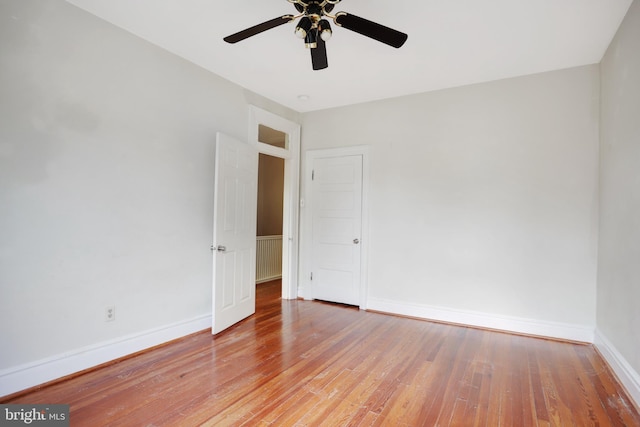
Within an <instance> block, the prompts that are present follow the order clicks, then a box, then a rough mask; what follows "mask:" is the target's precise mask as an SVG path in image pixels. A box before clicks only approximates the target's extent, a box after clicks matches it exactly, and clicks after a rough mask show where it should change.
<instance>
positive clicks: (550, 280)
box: [302, 65, 599, 339]
mask: <svg viewBox="0 0 640 427" xmlns="http://www.w3.org/2000/svg"><path fill="white" fill-rule="evenodd" d="M598 117H599V73H598V67H597V66H596V65H593V66H585V67H580V68H574V69H569V70H563V71H556V72H550V73H545V74H538V75H532V76H527V77H521V78H515V79H509V80H502V81H497V82H492V83H486V84H478V85H473V86H468V87H462V88H456V89H449V90H443V91H439V92H432V93H426V94H421V95H415V96H409V97H402V98H397V99H391V100H385V101H379V102H372V103H367V104H361V105H355V106H351V107H344V108H337V109H330V110H325V111H319V112H313V113H309V114H305V115H304V116H303V127H302V128H303V138H302V141H303V149H304V150H311V149H320V148H330V147H331V148H332V147H340V146H352V145H361V144H365V145H369V146H370V147H371V170H370V173H371V182H370V205H369V212H370V216H369V221H370V241H369V242H368V245H369V250H370V252H369V253H370V260H369V274H368V277H369V302H370V303H369V306H371V305H374V306H375V307H376V308H379V307H394V310H393V311H396V312H399V311H400V312H404V313H405V314H412V315H415V314H420V313H425V316H424V317H430V316H431V317H433V316H436V317H437V316H441V317H442V315H443V313H449V314H451V315H452V316H451V317H450V318H447V319H445V320H455V319H460V320H462V321H466V322H469V321H470V320H469V319H471V321H470V322H471V323H473V321H474V319H475V320H477V323H483V322H482V321H481V319H483V318H484V319H489V320H491V318H492V317H493V318H496V319H499V321H498V322H491V321H489V322H488V323H486V322H485V324H484V326H487V325H493V326H497V327H501V328H505V329H511V330H522V331H523V332H539V333H543V334H547V335H556V336H563V337H565V338H582V339H592V338H593V329H594V327H595V309H596V308H595V307H596V263H597V261H596V257H597V224H598V199H597V196H598V186H597V182H598V132H599V130H598V120H599V118H598ZM306 167H307V166H306V165H305V168H306ZM303 176H307V174H306V172H303ZM303 229H304V228H303ZM363 243H365V242H363ZM302 276H303V277H308V275H307V274H304V273H303V275H302ZM304 285H305V286H309V283H304ZM372 302H374V303H375V304H372ZM456 316H457V317H456ZM445 317H446V316H445ZM494 320H495V319H494ZM529 321H531V322H530V323H531V324H532V325H534V327H533V328H532V329H527V327H526V326H523V325H524V324H526V323H527V322H529ZM536 323H538V325H537V326H536V325H535V324H536ZM540 325H543V327H542V328H539V327H538V326H540ZM573 328H575V334H574V332H572V331H573Z"/></svg>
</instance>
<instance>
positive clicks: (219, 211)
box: [212, 133, 258, 334]
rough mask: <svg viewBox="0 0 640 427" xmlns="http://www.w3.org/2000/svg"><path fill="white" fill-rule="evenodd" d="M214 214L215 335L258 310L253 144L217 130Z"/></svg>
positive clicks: (256, 177)
mask: <svg viewBox="0 0 640 427" xmlns="http://www.w3.org/2000/svg"><path fill="white" fill-rule="evenodd" d="M215 168H216V169H215V183H214V197H213V203H214V205H213V206H214V215H213V246H212V249H213V326H212V333H213V334H217V333H218V332H221V331H223V330H224V329H226V328H228V327H229V326H231V325H233V324H235V323H237V322H239V321H241V320H242V319H244V318H246V317H248V316H251V315H252V314H253V313H255V309H256V284H255V278H256V203H257V202H256V198H257V180H258V153H257V151H256V149H255V147H252V146H250V145H249V144H245V143H243V142H241V141H238V140H235V139H233V138H231V137H229V136H227V135H224V134H221V133H218V134H217V138H216V159H215Z"/></svg>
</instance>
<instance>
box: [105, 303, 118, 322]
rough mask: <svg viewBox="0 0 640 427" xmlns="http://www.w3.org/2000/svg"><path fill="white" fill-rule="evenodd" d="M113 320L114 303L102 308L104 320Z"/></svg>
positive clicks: (114, 315)
mask: <svg viewBox="0 0 640 427" xmlns="http://www.w3.org/2000/svg"><path fill="white" fill-rule="evenodd" d="M114 320H116V307H115V306H114V305H110V306H109V307H107V308H105V309H104V321H105V322H113V321H114Z"/></svg>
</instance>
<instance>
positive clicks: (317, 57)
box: [309, 37, 329, 70]
mask: <svg viewBox="0 0 640 427" xmlns="http://www.w3.org/2000/svg"><path fill="white" fill-rule="evenodd" d="M316 44H317V45H316V47H314V48H312V49H309V50H310V51H311V65H312V66H313V69H314V70H323V69H325V68H327V67H328V66H329V62H328V61H327V45H326V44H325V41H324V40H322V38H320V37H318V40H317V42H316Z"/></svg>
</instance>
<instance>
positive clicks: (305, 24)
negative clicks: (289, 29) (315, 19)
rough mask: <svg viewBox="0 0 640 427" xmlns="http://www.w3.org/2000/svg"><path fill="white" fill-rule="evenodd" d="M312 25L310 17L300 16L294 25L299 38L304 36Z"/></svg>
mask: <svg viewBox="0 0 640 427" xmlns="http://www.w3.org/2000/svg"><path fill="white" fill-rule="evenodd" d="M312 26H313V23H312V22H311V19H310V18H309V17H308V16H303V17H302V18H300V21H299V22H298V25H296V30H295V33H296V36H297V37H298V38H301V39H304V38H306V37H307V35H308V34H309V30H310V29H311V27H312Z"/></svg>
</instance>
